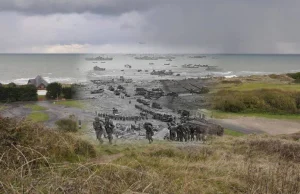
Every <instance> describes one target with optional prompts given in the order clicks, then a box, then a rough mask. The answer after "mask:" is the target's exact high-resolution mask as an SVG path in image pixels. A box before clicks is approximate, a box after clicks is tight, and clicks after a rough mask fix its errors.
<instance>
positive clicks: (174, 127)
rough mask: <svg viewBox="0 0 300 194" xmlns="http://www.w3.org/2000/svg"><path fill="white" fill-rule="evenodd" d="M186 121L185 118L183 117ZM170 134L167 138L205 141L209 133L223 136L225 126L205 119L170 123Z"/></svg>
mask: <svg viewBox="0 0 300 194" xmlns="http://www.w3.org/2000/svg"><path fill="white" fill-rule="evenodd" d="M182 121H184V119H182ZM168 129H169V132H170V133H169V134H168V135H166V136H165V139H169V140H171V141H181V142H182V141H205V140H206V137H207V136H208V135H217V136H222V135H223V134H224V128H223V127H221V126H220V125H216V124H213V123H209V122H208V121H206V120H205V119H198V120H193V121H188V122H187V120H185V121H184V122H180V123H177V124H176V123H175V122H170V123H168Z"/></svg>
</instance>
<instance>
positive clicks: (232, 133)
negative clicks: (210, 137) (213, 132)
mask: <svg viewBox="0 0 300 194" xmlns="http://www.w3.org/2000/svg"><path fill="white" fill-rule="evenodd" d="M224 134H225V135H229V136H234V137H240V136H243V135H245V134H244V133H242V132H238V131H234V130H231V129H225V130H224Z"/></svg>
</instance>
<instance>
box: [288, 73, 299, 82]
mask: <svg viewBox="0 0 300 194" xmlns="http://www.w3.org/2000/svg"><path fill="white" fill-rule="evenodd" d="M287 76H289V77H291V78H293V79H296V80H300V72H297V73H288V74H287Z"/></svg>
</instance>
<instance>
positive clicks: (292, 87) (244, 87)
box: [216, 83, 300, 91]
mask: <svg viewBox="0 0 300 194" xmlns="http://www.w3.org/2000/svg"><path fill="white" fill-rule="evenodd" d="M221 89H227V90H237V91H251V90H258V89H280V90H287V91H300V84H286V83H243V84H219V85H218V86H217V87H216V90H221Z"/></svg>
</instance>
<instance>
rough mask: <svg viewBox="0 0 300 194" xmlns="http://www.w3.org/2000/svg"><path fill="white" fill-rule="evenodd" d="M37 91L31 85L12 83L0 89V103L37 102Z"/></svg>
mask: <svg viewBox="0 0 300 194" xmlns="http://www.w3.org/2000/svg"><path fill="white" fill-rule="evenodd" d="M37 99H38V96H37V89H36V88H35V87H34V86H32V85H21V86H17V85H16V84H14V83H10V84H8V85H3V86H2V87H0V102H16V101H37Z"/></svg>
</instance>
